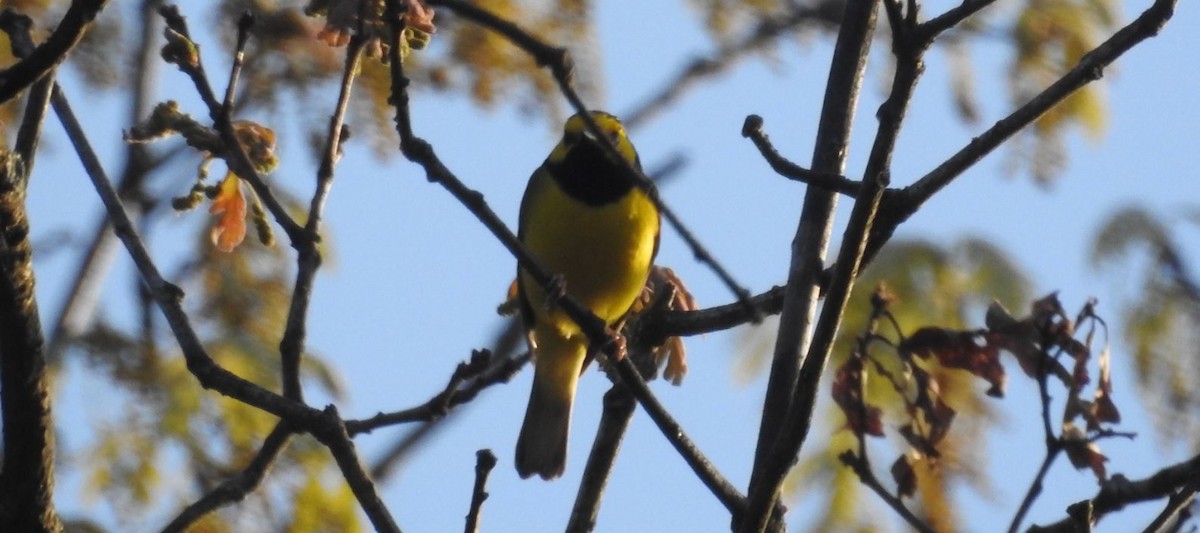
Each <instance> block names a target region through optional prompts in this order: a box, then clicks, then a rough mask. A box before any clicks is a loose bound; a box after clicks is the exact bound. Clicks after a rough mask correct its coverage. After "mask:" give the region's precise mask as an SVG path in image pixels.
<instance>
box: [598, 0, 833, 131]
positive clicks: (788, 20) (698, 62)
mask: <svg viewBox="0 0 1200 533" xmlns="http://www.w3.org/2000/svg"><path fill="white" fill-rule="evenodd" d="M787 9H788V12H787V13H783V14H779V15H766V16H764V17H763V18H762V19H760V20H758V21H757V22H756V23H755V24H754V26H753V27H752V28H750V29H749V30H748V31H747V32H746V34H745V35H743V36H741V37H739V38H737V39H734V40H733V41H732V42H731V43H730V44H728V45H722V46H720V47H719V48H718V49H717V51H715V52H713V53H712V54H710V55H707V56H702V57H695V58H694V59H692V60H691V61H688V62H687V64H686V65H684V66H683V68H682V69H680V71H679V72H678V73H677V74H676V75H675V76H674V77H672V78H671V79H670V80H669V81H668V82H667V83H664V84H662V88H661V89H660V90H658V91H657V92H655V93H654V94H652V95H651V96H648V97H645V98H643V99H642V101H641V103H640V104H638V105H637V106H635V107H634V108H633V109H632V110H630V111H628V112H626V113H624V114H623V115H621V120H622V121H623V122H624V123H625V125H626V126H627V127H629V128H631V129H632V128H637V127H638V126H641V125H642V124H644V123H645V122H646V121H648V120H649V119H650V118H652V117H653V116H654V115H656V114H658V113H659V112H660V111H662V110H664V109H666V108H667V107H668V106H669V105H671V104H672V103H674V102H675V101H677V100H678V99H679V98H680V97H681V96H683V94H684V93H685V92H687V90H688V89H690V88H691V87H695V86H696V85H697V84H698V82H700V81H701V80H704V79H706V78H710V77H713V76H717V75H719V74H721V73H723V72H726V71H728V70H729V69H730V68H732V67H733V66H734V65H736V64H737V63H738V61H740V60H741V59H743V58H745V57H747V56H749V55H750V54H753V53H755V52H757V51H759V50H763V49H764V48H766V47H767V46H769V45H771V44H772V43H774V42H776V41H779V40H780V39H781V38H782V37H787V36H789V35H791V34H793V33H797V32H799V31H800V30H803V29H805V28H807V27H813V26H824V27H827V28H834V27H836V26H837V24H838V22H839V21H837V20H830V17H828V15H829V12H828V11H829V10H823V9H814V8H812V7H808V6H805V5H800V4H799V3H788V4H787Z"/></svg>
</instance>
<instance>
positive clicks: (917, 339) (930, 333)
mask: <svg viewBox="0 0 1200 533" xmlns="http://www.w3.org/2000/svg"><path fill="white" fill-rule="evenodd" d="M1001 340H1002V339H1001V338H1000V337H999V336H997V335H996V334H994V333H991V332H988V333H985V334H980V333H978V332H972V331H958V330H951V329H945V328H938V327H926V328H921V329H919V330H917V332H916V333H913V334H912V335H911V336H909V337H908V338H907V339H905V340H904V342H902V343H900V349H901V350H903V351H906V352H909V353H911V354H913V355H916V356H919V357H922V358H928V357H929V356H930V355H933V356H934V357H936V358H937V360H938V363H940V364H941V365H942V366H944V367H947V368H958V369H962V370H966V371H968V372H970V373H972V374H974V375H976V376H979V377H981V378H983V379H984V380H986V381H987V382H988V383H990V384H991V388H990V389H988V391H987V394H988V396H995V397H1001V396H1004V382H1005V379H1006V376H1005V375H1004V367H1003V366H1002V365H1001V364H1000V345H999V341H1001Z"/></svg>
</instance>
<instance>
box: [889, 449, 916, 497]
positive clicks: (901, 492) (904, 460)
mask: <svg viewBox="0 0 1200 533" xmlns="http://www.w3.org/2000/svg"><path fill="white" fill-rule="evenodd" d="M892 479H893V480H895V481H896V495H897V496H899V497H901V498H909V497H911V496H912V495H913V494H915V493H916V492H917V473H916V471H914V470H913V467H912V464H910V463H909V462H908V456H906V455H901V456H900V457H898V458H897V459H896V462H894V463H892Z"/></svg>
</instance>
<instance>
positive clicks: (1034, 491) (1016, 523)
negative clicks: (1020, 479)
mask: <svg viewBox="0 0 1200 533" xmlns="http://www.w3.org/2000/svg"><path fill="white" fill-rule="evenodd" d="M1060 451H1062V448H1061V447H1059V446H1053V445H1050V444H1047V446H1046V456H1045V457H1044V458H1042V465H1041V466H1039V467H1038V471H1037V474H1035V475H1034V476H1033V481H1031V482H1030V483H1029V488H1028V489H1027V490H1026V491H1025V497H1024V498H1022V499H1021V505H1019V506H1018V507H1017V512H1016V513H1015V514H1014V515H1013V519H1012V522H1011V523H1009V525H1008V533H1013V532H1015V531H1016V530H1017V528H1018V527H1021V522H1022V521H1023V520H1024V519H1025V514H1026V513H1028V512H1029V509H1030V508H1031V507H1033V501H1034V500H1036V499H1037V497H1038V495H1040V494H1041V493H1042V482H1043V480H1045V479H1046V474H1047V473H1049V472H1050V466H1051V465H1053V464H1054V460H1055V459H1056V458H1058V453H1059V452H1060Z"/></svg>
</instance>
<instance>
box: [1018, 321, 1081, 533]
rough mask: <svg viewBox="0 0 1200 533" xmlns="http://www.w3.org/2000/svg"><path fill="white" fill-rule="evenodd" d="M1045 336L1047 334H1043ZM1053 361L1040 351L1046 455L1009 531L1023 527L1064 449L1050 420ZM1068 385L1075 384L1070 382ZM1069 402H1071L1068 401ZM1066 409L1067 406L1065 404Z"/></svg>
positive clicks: (1039, 371)
mask: <svg viewBox="0 0 1200 533" xmlns="http://www.w3.org/2000/svg"><path fill="white" fill-rule="evenodd" d="M1043 337H1045V335H1044V334H1043ZM1047 342H1049V339H1046V338H1043V339H1042V346H1043V347H1045V346H1047V344H1046V343H1047ZM1051 362H1054V363H1057V361H1054V359H1052V358H1051V357H1050V354H1048V353H1046V350H1045V348H1042V349H1039V351H1038V363H1037V382H1038V397H1039V399H1040V401H1041V414H1042V432H1043V438H1044V439H1045V443H1046V456H1045V457H1043V458H1042V465H1041V466H1040V467H1038V471H1037V474H1035V475H1034V476H1033V479H1032V480H1031V481H1030V482H1029V488H1028V489H1026V491H1025V497H1024V498H1022V499H1021V504H1020V505H1019V506H1017V511H1016V513H1014V514H1013V518H1012V522H1010V523H1009V525H1008V533H1015V532H1016V531H1017V528H1019V527H1021V522H1022V521H1024V519H1025V515H1026V514H1027V513H1028V512H1029V510H1030V509H1031V508H1032V507H1033V502H1034V500H1036V499H1037V497H1038V496H1040V495H1041V494H1042V488H1043V482H1044V481H1045V479H1046V474H1048V473H1049V472H1050V466H1051V465H1053V464H1054V460H1055V459H1057V458H1058V454H1059V453H1061V452H1062V451H1063V446H1062V440H1061V439H1060V438H1059V437H1058V436H1057V435H1055V434H1054V427H1053V425H1052V424H1051V422H1050V390H1049V384H1048V383H1047V378H1048V377H1049V365H1050V363H1051ZM1067 386H1074V385H1073V384H1070V382H1068V384H1067ZM1068 403H1069V402H1068ZM1064 409H1066V407H1065V406H1064Z"/></svg>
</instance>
